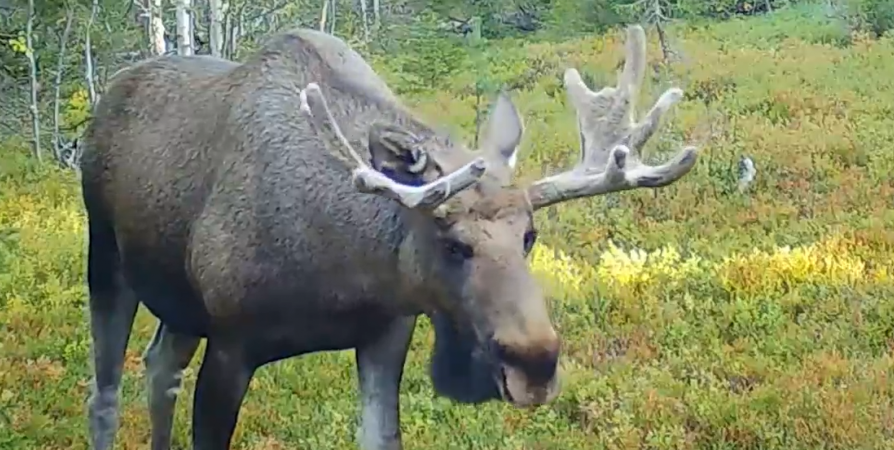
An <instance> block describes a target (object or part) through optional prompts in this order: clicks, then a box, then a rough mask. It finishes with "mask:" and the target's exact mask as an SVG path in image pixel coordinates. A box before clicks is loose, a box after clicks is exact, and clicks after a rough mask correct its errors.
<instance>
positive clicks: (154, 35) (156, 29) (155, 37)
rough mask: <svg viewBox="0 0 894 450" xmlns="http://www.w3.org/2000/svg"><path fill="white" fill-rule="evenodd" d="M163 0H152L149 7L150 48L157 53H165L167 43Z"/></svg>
mask: <svg viewBox="0 0 894 450" xmlns="http://www.w3.org/2000/svg"><path fill="white" fill-rule="evenodd" d="M161 2H162V0H150V3H149V4H150V7H149V40H150V41H151V45H150V49H151V50H152V53H153V54H155V55H163V54H164V53H165V51H166V50H167V46H166V45H165V23H164V21H163V20H162V3H161Z"/></svg>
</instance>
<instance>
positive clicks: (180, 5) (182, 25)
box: [177, 0, 193, 56]
mask: <svg viewBox="0 0 894 450" xmlns="http://www.w3.org/2000/svg"><path fill="white" fill-rule="evenodd" d="M191 8H192V1H191V0H177V54H178V55H183V56H189V55H192V54H193V48H192V41H193V40H192V26H191V25H192V22H191V21H190V20H189V14H190V10H191Z"/></svg>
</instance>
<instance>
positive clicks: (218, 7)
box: [208, 0, 223, 58]
mask: <svg viewBox="0 0 894 450" xmlns="http://www.w3.org/2000/svg"><path fill="white" fill-rule="evenodd" d="M209 6H210V8H211V26H210V27H209V29H208V31H209V33H208V34H209V41H210V42H211V55H212V56H216V57H218V58H220V57H221V49H222V48H223V28H222V23H223V5H222V1H221V0H209Z"/></svg>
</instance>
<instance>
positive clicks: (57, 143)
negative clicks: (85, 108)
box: [53, 6, 74, 160]
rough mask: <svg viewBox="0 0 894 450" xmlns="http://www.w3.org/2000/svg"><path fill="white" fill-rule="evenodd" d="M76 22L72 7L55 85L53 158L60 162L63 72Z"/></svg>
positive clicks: (60, 51)
mask: <svg viewBox="0 0 894 450" xmlns="http://www.w3.org/2000/svg"><path fill="white" fill-rule="evenodd" d="M73 21H74V9H73V8H71V7H70V6H69V7H68V9H67V10H66V11H65V31H63V32H62V42H60V43H59V59H58V61H57V62H56V82H55V83H53V84H54V85H53V90H54V91H55V92H54V95H53V156H55V157H56V159H57V160H58V159H59V157H60V155H61V154H62V137H61V136H59V108H60V106H61V103H62V102H61V99H60V97H61V92H60V91H61V90H62V71H63V69H65V50H66V46H67V44H68V35H69V33H71V23H72V22H73Z"/></svg>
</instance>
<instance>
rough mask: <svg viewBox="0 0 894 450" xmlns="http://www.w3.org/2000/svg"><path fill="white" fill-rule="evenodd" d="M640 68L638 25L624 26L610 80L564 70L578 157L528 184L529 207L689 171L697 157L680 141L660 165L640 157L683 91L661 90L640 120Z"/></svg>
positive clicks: (642, 48)
mask: <svg viewBox="0 0 894 450" xmlns="http://www.w3.org/2000/svg"><path fill="white" fill-rule="evenodd" d="M645 72H646V35H645V31H644V30H643V28H642V27H641V26H638V25H634V26H631V27H628V28H627V42H626V57H625V62H624V69H623V71H622V73H621V74H620V76H619V77H618V83H617V85H616V86H614V87H612V86H607V87H604V88H602V89H601V90H599V91H598V92H594V91H592V90H591V89H590V88H589V87H587V85H586V84H585V83H584V81H583V79H581V76H580V73H578V71H577V70H575V69H573V68H572V69H568V70H566V71H565V79H564V81H565V89H566V91H567V95H568V98H569V100H570V101H571V103H572V105H574V107H575V109H576V110H577V123H578V127H579V131H580V136H581V159H580V162H579V163H578V164H577V165H576V166H575V167H574V168H573V169H571V170H569V171H567V172H563V173H560V174H558V175H553V176H550V177H546V178H544V179H541V180H539V181H537V182H535V183H534V184H532V185H531V186H530V187H529V188H528V194H529V197H530V198H531V202H532V204H533V205H534V207H535V208H542V207H544V206H548V205H552V204H555V203H559V202H562V201H566V200H570V199H574V198H581V197H590V196H594V195H603V194H607V193H610V192H618V191H624V190H628V189H635V188H639V187H650V188H656V187H661V186H667V185H669V184H672V183H674V182H676V181H677V180H679V179H680V178H682V177H683V176H684V175H686V174H687V173H689V171H690V170H691V169H692V167H693V166H694V165H695V163H696V161H697V159H698V152H697V150H696V149H695V148H694V147H686V148H684V149H683V150H682V151H681V152H680V153H678V154H677V155H676V156H675V157H674V158H673V159H672V160H671V161H669V162H667V163H665V164H663V165H660V166H648V165H645V164H643V163H642V162H641V160H640V152H641V150H642V148H643V147H644V146H645V144H646V142H647V141H648V140H649V138H651V137H652V135H654V134H655V131H656V130H657V129H658V127H659V125H660V124H661V118H662V117H663V116H664V114H665V113H666V112H667V111H668V110H670V107H671V106H673V105H674V104H675V103H677V102H678V101H680V100H681V99H682V98H683V91H682V90H680V89H679V88H671V89H668V90H667V91H665V92H664V93H663V94H662V95H661V97H660V98H659V99H658V101H657V102H656V103H655V105H654V106H653V107H652V108H651V110H650V111H649V112H648V113H647V114H646V115H645V117H644V118H643V120H642V121H640V122H636V120H635V119H636V118H635V117H634V112H635V104H636V97H637V95H638V93H639V89H640V85H641V84H642V82H643V79H644V78H645Z"/></svg>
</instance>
